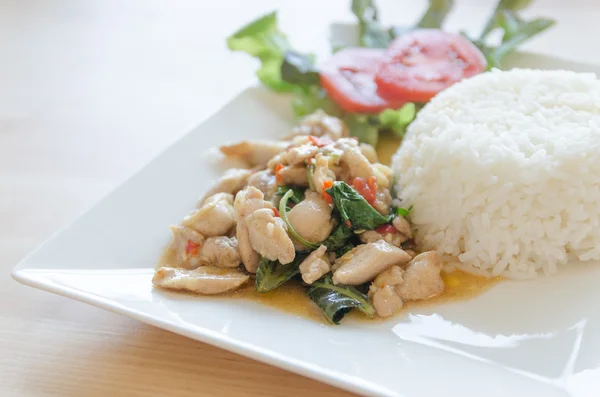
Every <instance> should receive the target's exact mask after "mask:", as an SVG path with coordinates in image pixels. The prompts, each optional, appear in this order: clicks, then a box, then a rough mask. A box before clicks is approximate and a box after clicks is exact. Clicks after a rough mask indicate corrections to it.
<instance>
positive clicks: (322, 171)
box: [313, 153, 336, 195]
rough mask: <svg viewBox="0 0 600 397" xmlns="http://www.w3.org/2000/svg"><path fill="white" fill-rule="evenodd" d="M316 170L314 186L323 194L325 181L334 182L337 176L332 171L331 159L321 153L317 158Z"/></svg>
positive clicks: (314, 172)
mask: <svg viewBox="0 0 600 397" xmlns="http://www.w3.org/2000/svg"><path fill="white" fill-rule="evenodd" d="M314 161H315V169H314V171H313V184H314V186H315V189H316V190H317V193H319V194H321V195H322V194H323V184H324V183H325V181H334V180H335V179H336V174H335V173H334V172H333V171H332V170H331V169H330V166H329V157H327V156H325V155H323V154H322V153H319V154H317V155H316V157H315V160H314Z"/></svg>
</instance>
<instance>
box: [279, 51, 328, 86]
mask: <svg viewBox="0 0 600 397" xmlns="http://www.w3.org/2000/svg"><path fill="white" fill-rule="evenodd" d="M281 78H282V79H283V81H286V82H288V83H291V84H308V85H311V84H319V72H318V71H317V69H316V68H315V65H314V64H313V60H312V58H311V57H310V56H307V55H302V54H299V53H297V52H295V51H288V52H286V53H285V55H284V57H283V63H282V65H281Z"/></svg>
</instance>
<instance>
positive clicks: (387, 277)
mask: <svg viewBox="0 0 600 397" xmlns="http://www.w3.org/2000/svg"><path fill="white" fill-rule="evenodd" d="M403 273H404V271H403V270H402V268H400V266H392V267H391V268H389V269H388V270H386V271H384V272H383V273H380V274H379V275H378V276H377V277H375V280H373V282H372V283H371V286H370V287H369V297H370V298H371V302H372V303H373V306H374V307H375V311H376V312H377V314H378V315H379V316H381V317H388V316H391V315H392V314H393V313H394V312H396V311H398V310H400V309H401V308H402V306H403V304H404V302H403V301H402V298H400V296H399V295H398V293H397V292H396V290H395V287H396V286H398V285H400V284H402V283H403V281H404V280H403V278H402V274H403Z"/></svg>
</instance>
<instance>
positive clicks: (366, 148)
mask: <svg viewBox="0 0 600 397" xmlns="http://www.w3.org/2000/svg"><path fill="white" fill-rule="evenodd" d="M358 148H359V149H360V152H361V153H362V154H363V156H365V157H366V159H367V160H369V162H370V163H371V164H375V163H378V162H379V157H377V151H375V148H374V147H373V146H371V145H369V144H368V143H360V144H359V145H358Z"/></svg>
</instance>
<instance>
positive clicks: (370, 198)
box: [352, 177, 377, 205]
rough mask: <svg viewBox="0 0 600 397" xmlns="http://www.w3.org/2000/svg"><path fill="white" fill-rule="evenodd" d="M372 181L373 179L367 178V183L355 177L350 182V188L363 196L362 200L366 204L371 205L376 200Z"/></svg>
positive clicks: (374, 185)
mask: <svg viewBox="0 0 600 397" xmlns="http://www.w3.org/2000/svg"><path fill="white" fill-rule="evenodd" d="M374 181H375V178H373V179H371V178H369V180H368V181H365V180H364V179H363V178H360V177H356V178H354V180H353V181H352V187H353V188H354V190H356V191H357V192H358V194H360V195H361V196H363V198H364V199H365V200H367V203H369V204H371V205H373V204H374V203H375V200H376V199H377V184H376V182H374Z"/></svg>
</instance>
